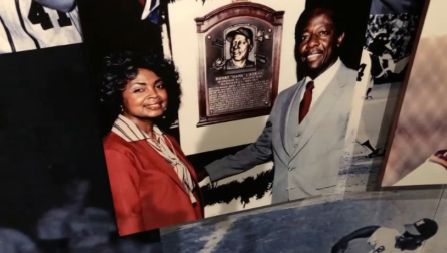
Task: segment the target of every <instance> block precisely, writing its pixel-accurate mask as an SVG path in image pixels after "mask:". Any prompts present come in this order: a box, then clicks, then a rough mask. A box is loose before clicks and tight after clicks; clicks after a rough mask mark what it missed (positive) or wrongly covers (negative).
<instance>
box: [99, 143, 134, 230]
mask: <svg viewBox="0 0 447 253" xmlns="http://www.w3.org/2000/svg"><path fill="white" fill-rule="evenodd" d="M105 157H106V160H107V170H108V174H109V180H110V188H111V191H112V197H113V205H114V208H115V216H116V221H117V224H118V230H119V234H121V235H124V234H129V233H132V232H135V231H141V230H143V221H142V219H141V209H142V208H141V204H140V201H139V198H138V190H137V189H138V175H137V170H136V169H132V168H135V166H134V165H133V164H132V162H131V159H129V157H127V156H126V155H124V154H122V153H121V152H119V151H116V150H105Z"/></svg>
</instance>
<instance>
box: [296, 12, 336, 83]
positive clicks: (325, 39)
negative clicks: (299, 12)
mask: <svg viewBox="0 0 447 253" xmlns="http://www.w3.org/2000/svg"><path fill="white" fill-rule="evenodd" d="M343 38H344V33H342V34H340V35H337V34H336V32H335V25H334V22H333V21H332V18H331V16H330V15H329V14H328V13H327V11H322V12H318V13H315V14H314V15H311V16H310V18H309V20H308V21H307V24H306V26H305V27H304V29H303V31H302V33H301V36H299V37H298V38H297V42H296V43H297V44H296V48H295V50H297V53H298V59H299V61H300V62H301V63H302V65H303V66H304V67H305V68H306V69H307V73H306V74H307V75H309V76H310V77H312V78H316V77H317V76H318V75H320V74H321V73H322V72H323V71H325V70H326V69H327V68H328V67H330V66H331V65H332V64H333V63H334V62H335V61H336V60H337V57H338V55H337V52H336V51H337V50H336V48H337V47H338V46H339V45H341V43H342V42H343Z"/></svg>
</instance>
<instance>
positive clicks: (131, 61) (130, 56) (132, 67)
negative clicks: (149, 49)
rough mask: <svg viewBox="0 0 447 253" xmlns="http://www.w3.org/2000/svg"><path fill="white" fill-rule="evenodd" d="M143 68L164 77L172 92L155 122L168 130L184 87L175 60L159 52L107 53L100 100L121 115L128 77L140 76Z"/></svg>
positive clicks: (164, 81) (175, 116)
mask: <svg viewBox="0 0 447 253" xmlns="http://www.w3.org/2000/svg"><path fill="white" fill-rule="evenodd" d="M139 68H142V69H148V70H150V71H152V72H154V73H155V74H157V75H158V76H159V77H160V79H161V80H162V81H163V85H164V87H165V89H166V91H167V94H168V106H167V108H166V111H165V113H164V114H163V116H162V117H158V118H156V119H155V124H156V125H157V126H158V127H159V128H161V129H162V130H165V131H166V130H167V129H168V128H169V127H170V126H171V124H172V123H173V121H175V120H176V119H177V112H178V109H179V106H180V96H181V90H180V82H179V74H178V72H177V71H176V68H175V66H174V64H173V63H172V61H169V60H166V59H164V58H163V57H161V56H159V55H156V54H147V53H138V52H132V51H122V52H115V53H111V54H109V55H107V56H106V57H105V58H104V66H103V71H102V73H103V74H102V77H101V79H102V80H101V82H100V90H99V93H100V101H101V102H102V103H104V104H105V105H106V107H108V109H109V110H111V112H113V113H114V114H115V115H117V114H118V113H119V111H120V107H121V105H122V101H123V99H122V93H123V91H124V88H125V86H126V84H127V82H128V81H130V80H132V79H134V78H135V77H136V76H137V74H138V69H139Z"/></svg>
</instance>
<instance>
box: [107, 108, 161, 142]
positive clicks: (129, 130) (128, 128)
mask: <svg viewBox="0 0 447 253" xmlns="http://www.w3.org/2000/svg"><path fill="white" fill-rule="evenodd" d="M112 132H113V133H115V134H117V135H118V136H119V137H121V138H123V139H124V140H125V141H127V142H135V141H141V140H146V139H148V138H150V137H149V135H148V134H146V133H145V132H143V131H142V130H141V129H140V128H138V126H137V124H135V123H134V122H133V121H132V120H130V119H128V118H126V116H124V115H122V114H119V115H118V117H117V118H116V120H115V122H114V123H113V127H112ZM154 132H155V133H156V134H159V135H161V134H162V133H161V130H160V129H159V128H158V127H157V126H156V125H154Z"/></svg>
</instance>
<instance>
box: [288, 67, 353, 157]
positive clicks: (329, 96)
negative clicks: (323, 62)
mask: <svg viewBox="0 0 447 253" xmlns="http://www.w3.org/2000/svg"><path fill="white" fill-rule="evenodd" d="M345 84H346V81H345V80H343V72H342V71H341V70H340V71H338V73H337V74H336V75H335V77H334V78H333V79H332V81H331V83H330V84H329V85H328V87H327V88H326V90H325V91H324V92H323V94H321V96H320V97H319V99H318V101H317V102H316V103H315V105H314V106H312V108H311V109H310V111H309V113H308V114H307V115H306V117H305V118H304V119H303V121H302V122H301V124H300V125H299V127H300V128H302V131H303V132H302V134H301V136H300V139H299V141H298V145H297V148H296V149H295V150H294V152H293V154H292V155H291V159H290V161H289V163H290V162H291V161H292V160H293V158H294V157H295V156H296V155H297V154H298V153H299V152H300V151H301V149H303V147H304V146H305V145H306V143H307V142H308V141H309V139H310V138H311V137H312V135H313V134H314V133H315V131H317V129H318V126H319V125H320V123H321V121H322V120H324V119H325V118H326V116H327V115H328V113H329V112H330V111H331V109H332V108H334V107H336V104H337V103H339V100H338V98H339V97H340V93H341V92H342V90H343V89H341V88H342V87H343V86H344V85H345Z"/></svg>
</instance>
